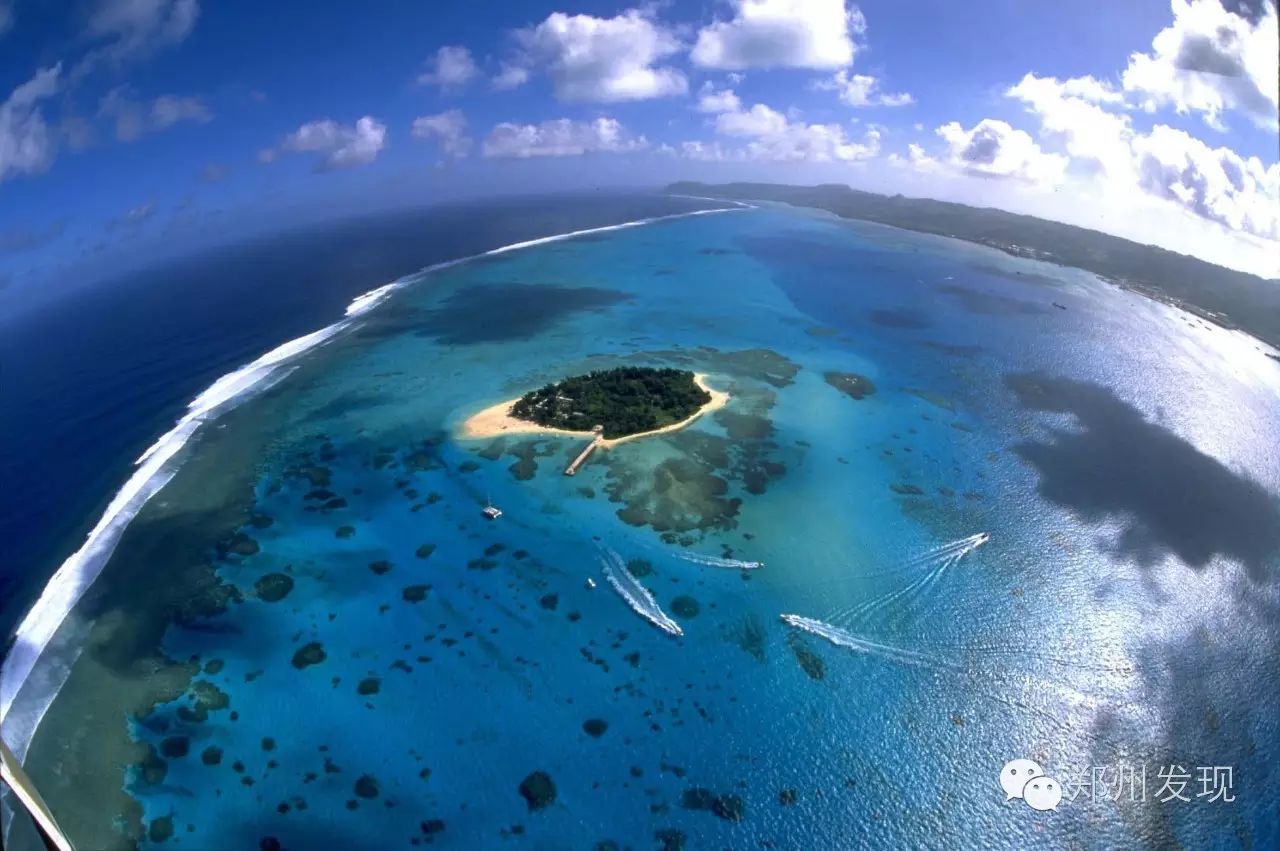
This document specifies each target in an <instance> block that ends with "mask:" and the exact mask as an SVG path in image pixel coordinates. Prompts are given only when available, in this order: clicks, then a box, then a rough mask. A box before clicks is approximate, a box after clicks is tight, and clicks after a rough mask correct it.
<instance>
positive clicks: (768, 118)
mask: <svg viewBox="0 0 1280 851" xmlns="http://www.w3.org/2000/svg"><path fill="white" fill-rule="evenodd" d="M786 129H787V117H786V116H785V115H783V114H782V113H781V112H778V111H777V110H775V109H770V108H769V107H767V106H765V105H764V104H762V103H758V104H756V105H755V106H753V107H751V109H748V110H741V109H739V110H736V111H734V112H726V113H723V114H721V115H718V116H716V132H717V133H719V134H720V135H722V136H772V135H776V134H778V133H782V132H785V131H786Z"/></svg>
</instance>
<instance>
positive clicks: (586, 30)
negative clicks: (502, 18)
mask: <svg viewBox="0 0 1280 851" xmlns="http://www.w3.org/2000/svg"><path fill="white" fill-rule="evenodd" d="M516 40H517V42H519V44H520V46H521V49H522V51H523V59H524V60H525V62H526V64H527V65H528V66H529V67H532V68H538V69H541V70H544V71H545V72H546V73H547V75H548V76H549V77H550V78H551V82H552V85H553V86H554V88H555V93H556V97H558V98H559V99H560V100H565V101H596V102H604V103H611V102H617V101H632V100H645V99H648V98H657V97H667V96H670V95H682V94H684V93H685V92H687V91H688V89H689V83H688V80H687V79H685V76H684V74H683V73H681V72H680V71H678V70H677V69H675V68H672V67H669V66H660V65H659V64H658V63H659V62H661V61H662V60H663V59H665V58H667V57H669V56H671V55H672V54H674V53H676V52H678V51H679V50H680V42H679V41H678V40H677V39H676V37H675V36H674V35H673V34H672V33H671V32H670V31H668V30H667V29H666V28H664V27H663V26H662V25H661V24H660V23H658V22H657V21H655V20H654V19H653V18H652V17H651V16H650V15H649V14H648V13H647V12H642V11H640V10H639V9H628V10H627V11H625V12H623V13H622V14H620V15H617V16H616V17H613V18H596V17H592V16H591V15H566V14H564V13H563V12H555V13H553V14H551V15H549V16H548V17H547V19H546V20H545V21H543V22H542V23H540V24H538V25H537V26H534V27H530V28H528V29H524V30H519V31H517V32H516Z"/></svg>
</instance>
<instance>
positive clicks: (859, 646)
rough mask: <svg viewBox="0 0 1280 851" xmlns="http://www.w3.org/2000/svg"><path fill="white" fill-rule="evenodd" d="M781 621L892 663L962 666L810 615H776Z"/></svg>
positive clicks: (924, 665)
mask: <svg viewBox="0 0 1280 851" xmlns="http://www.w3.org/2000/svg"><path fill="white" fill-rule="evenodd" d="M779 618H780V620H781V621H782V622H783V623H785V624H786V625H788V626H792V627H795V628H796V629H802V630H804V631H805V632H809V633H812V634H814V635H816V636H818V637H819V638H825V639H826V640H827V641H830V642H831V643H832V644H835V645H837V646H838V647H847V648H849V649H850V650H856V651H858V652H859V653H866V654H868V655H871V656H879V657H880V658H882V659H888V660H889V661H891V662H899V663H901V664H904V665H917V666H921V667H927V668H937V669H945V670H950V671H960V670H961V669H960V668H959V667H957V666H956V665H953V664H952V663H950V662H947V661H945V660H943V659H939V658H938V657H936V656H931V655H929V654H928V653H921V652H919V651H916V650H907V649H904V648H902V647H893V646H891V645H888V644H881V643H879V642H878V641H868V640H867V639H865V638H860V637H858V636H856V635H854V634H853V633H852V632H849V631H848V630H845V629H841V628H840V627H838V626H833V625H831V624H829V623H825V622H823V621H820V620H815V619H813V618H806V617H803V616H801V615H779Z"/></svg>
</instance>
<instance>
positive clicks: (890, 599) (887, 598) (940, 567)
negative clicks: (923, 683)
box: [831, 532, 991, 621]
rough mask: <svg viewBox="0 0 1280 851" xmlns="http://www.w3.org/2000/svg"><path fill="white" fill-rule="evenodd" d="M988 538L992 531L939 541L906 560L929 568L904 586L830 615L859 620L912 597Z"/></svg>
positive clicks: (927, 587)
mask: <svg viewBox="0 0 1280 851" xmlns="http://www.w3.org/2000/svg"><path fill="white" fill-rule="evenodd" d="M989 540H991V535H990V534H989V533H987V532H979V533H977V534H976V535H969V536H968V537H965V538H960V539H958V540H955V541H951V542H949V543H946V544H940V545H939V546H936V547H934V548H933V549H931V550H929V551H928V552H925V553H922V554H921V555H918V556H916V557H915V558H913V559H909V560H907V562H906V563H905V566H906V567H909V568H920V567H926V566H928V567H929V570H927V571H926V572H925V573H923V574H921V575H920V576H918V577H916V578H915V579H913V580H911V581H910V582H908V583H907V584H906V585H904V586H902V587H901V588H898V589H897V590H895V591H890V592H888V593H886V594H882V595H880V596H879V597H876V598H874V599H871V600H867V601H866V602H864V603H860V604H858V605H856V606H853V607H851V608H847V609H843V610H841V611H839V612H837V613H835V614H834V615H832V618H831V619H832V620H838V621H859V620H863V619H864V618H867V617H869V616H871V615H873V614H875V613H877V612H879V611H881V610H883V609H884V608H885V607H886V606H889V605H892V604H895V603H900V602H904V601H906V600H909V599H912V598H914V597H916V596H918V595H919V594H921V593H923V592H924V591H926V590H928V589H929V588H930V587H931V586H933V585H934V584H936V583H937V582H938V580H939V579H941V578H942V576H943V574H945V573H946V572H947V571H948V570H950V569H951V568H952V567H955V566H956V565H957V564H959V563H960V560H961V559H963V558H964V557H965V556H967V555H968V554H969V553H971V552H973V551H974V550H976V549H977V548H978V547H980V546H982V545H983V544H985V543H986V542H987V541H989Z"/></svg>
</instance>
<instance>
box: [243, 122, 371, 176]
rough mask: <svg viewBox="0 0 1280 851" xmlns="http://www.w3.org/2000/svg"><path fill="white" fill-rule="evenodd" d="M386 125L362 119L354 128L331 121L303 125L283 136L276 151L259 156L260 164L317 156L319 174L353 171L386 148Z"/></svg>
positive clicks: (272, 149) (271, 150)
mask: <svg viewBox="0 0 1280 851" xmlns="http://www.w3.org/2000/svg"><path fill="white" fill-rule="evenodd" d="M386 137H387V125H385V124H383V123H382V122H381V121H378V120H377V119H376V118H373V117H372V116H368V115H366V116H364V117H363V118H361V119H360V120H359V121H357V122H356V123H355V124H354V125H350V124H339V123H338V122H336V121H333V120H332V119H328V118H326V119H324V120H323V121H312V122H310V123H308V124H303V125H302V126H301V127H299V128H298V129H297V130H295V131H294V132H292V133H290V134H289V135H288V136H285V137H284V139H283V140H281V142H280V145H279V146H278V147H276V148H268V149H266V150H264V151H262V152H261V153H260V154H259V155H258V159H259V160H261V161H262V162H268V163H269V162H272V161H274V160H275V159H276V157H277V156H279V154H281V153H286V152H292V153H317V154H320V155H321V158H320V161H319V163H318V166H317V167H318V168H319V169H320V170H330V169H338V168H354V167H356V166H362V165H368V164H369V163H371V162H373V161H374V160H376V159H377V158H378V154H379V152H381V151H382V149H383V148H384V147H386Z"/></svg>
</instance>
